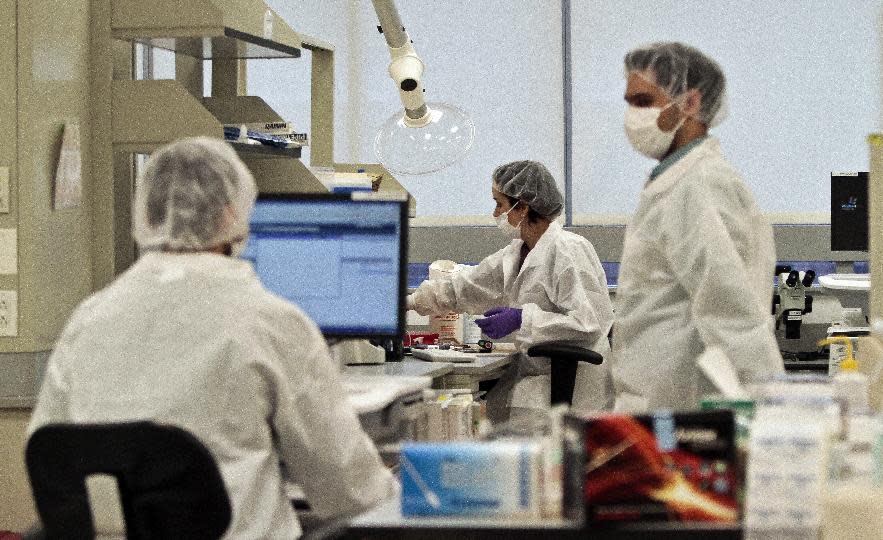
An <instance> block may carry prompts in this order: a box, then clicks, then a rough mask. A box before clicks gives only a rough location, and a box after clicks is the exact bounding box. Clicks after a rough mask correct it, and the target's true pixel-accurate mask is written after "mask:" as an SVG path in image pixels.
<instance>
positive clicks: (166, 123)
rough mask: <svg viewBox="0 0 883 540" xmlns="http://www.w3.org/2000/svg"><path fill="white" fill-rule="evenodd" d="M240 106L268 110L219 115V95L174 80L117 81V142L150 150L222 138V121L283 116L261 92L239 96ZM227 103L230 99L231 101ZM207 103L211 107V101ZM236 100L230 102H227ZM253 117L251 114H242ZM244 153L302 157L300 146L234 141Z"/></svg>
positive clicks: (275, 118) (114, 113) (114, 122)
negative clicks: (199, 94) (196, 92)
mask: <svg viewBox="0 0 883 540" xmlns="http://www.w3.org/2000/svg"><path fill="white" fill-rule="evenodd" d="M234 99H236V100H237V101H238V102H239V103H240V104H241V106H231V107H230V110H234V111H241V110H246V111H251V113H252V114H255V115H259V114H263V115H264V116H251V117H249V116H240V115H235V114H234V116H232V117H230V118H235V120H232V119H229V118H227V117H222V118H218V117H216V116H215V115H214V114H213V112H216V111H221V110H223V108H216V107H213V106H212V105H217V104H218V100H212V99H211V98H206V100H205V103H204V102H203V101H200V100H198V99H196V98H195V97H193V95H192V94H190V93H189V92H187V90H185V89H184V87H183V86H181V85H180V84H179V83H178V82H177V81H174V80H149V81H114V82H113V142H114V145H116V146H117V147H118V148H121V149H128V150H131V151H133V152H147V151H151V150H153V149H155V148H156V147H158V146H161V145H164V144H168V143H169V142H171V141H174V140H176V139H180V138H183V137H198V136H206V137H214V138H217V139H223V137H224V127H223V124H224V123H239V122H252V121H254V122H259V121H260V122H268V121H276V120H279V116H278V115H277V114H276V113H275V112H273V110H272V109H270V108H269V107H268V106H267V105H266V103H264V101H263V100H262V99H260V98H258V97H252V96H249V97H246V96H243V97H239V98H234ZM228 104H229V103H228ZM206 105H208V108H207V106H206ZM229 105H232V104H229ZM243 118H251V119H243ZM233 147H234V148H235V149H236V150H237V151H238V152H239V153H240V154H242V155H243V156H245V155H247V156H249V157H252V158H259V157H278V158H299V157H300V155H301V149H300V148H299V147H294V148H276V147H273V146H268V145H263V144H261V145H253V144H241V143H234V144H233Z"/></svg>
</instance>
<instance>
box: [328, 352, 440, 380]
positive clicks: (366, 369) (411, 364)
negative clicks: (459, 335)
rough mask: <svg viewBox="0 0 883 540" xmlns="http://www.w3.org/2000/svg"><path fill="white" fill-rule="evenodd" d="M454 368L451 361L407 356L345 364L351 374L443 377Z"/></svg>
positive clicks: (346, 371) (344, 371)
mask: <svg viewBox="0 0 883 540" xmlns="http://www.w3.org/2000/svg"><path fill="white" fill-rule="evenodd" d="M453 370H454V364H451V363H450V362H424V361H422V360H417V359H415V358H411V357H410V356H408V357H405V359H404V360H402V361H401V362H385V363H383V364H364V365H359V366H345V367H344V368H343V374H344V375H346V376H349V375H387V376H391V377H432V378H436V377H442V376H444V375H447V374H448V373H450V372H451V371H453Z"/></svg>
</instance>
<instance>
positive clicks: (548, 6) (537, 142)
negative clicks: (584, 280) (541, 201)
mask: <svg viewBox="0 0 883 540" xmlns="http://www.w3.org/2000/svg"><path fill="white" fill-rule="evenodd" d="M268 4H269V5H270V6H271V7H272V8H273V9H275V10H276V11H277V12H278V13H279V14H280V15H281V16H282V17H283V18H285V20H286V21H287V22H288V23H289V24H290V25H291V26H292V27H293V28H294V29H295V30H297V31H299V32H303V33H306V34H309V35H312V36H315V37H318V38H321V39H323V40H325V41H328V42H331V43H333V44H334V45H335V49H336V50H335V64H336V65H335V84H336V88H335V130H336V132H335V159H336V160H337V161H342V162H354V161H355V162H376V161H377V158H376V156H375V155H374V149H373V141H374V136H375V134H376V131H377V130H378V129H379V127H380V126H381V124H382V123H383V121H384V120H385V119H386V118H388V117H389V116H390V115H391V114H392V113H393V112H394V111H400V110H401V104H400V102H399V101H398V99H399V98H398V93H397V92H396V90H395V86H394V84H393V83H392V81H391V79H389V76H388V75H387V66H388V64H389V53H388V52H387V48H386V41H385V40H384V39H383V36H382V35H380V34H379V33H378V32H377V24H378V21H377V16H376V14H375V13H374V10H373V7H372V5H371V2H369V1H368V0H363V1H358V2H353V1H350V2H345V1H342V0H330V1H326V0H322V1H319V0H314V1H311V2H291V1H290V0H270V1H269V2H268ZM397 5H398V8H399V11H400V14H401V18H402V22H403V24H404V26H405V27H406V29H407V30H408V33H409V34H410V36H411V39H412V40H413V41H414V46H415V48H416V49H417V52H418V53H419V54H420V55H421V57H422V58H423V60H424V62H425V63H426V64H427V71H426V76H425V80H424V83H425V87H426V96H427V99H428V100H430V101H444V102H448V103H450V104H452V105H455V106H457V107H459V108H461V109H463V110H464V111H466V112H467V113H469V114H470V115H471V116H472V119H473V121H474V122H475V127H476V141H475V144H474V146H473V148H472V150H471V151H470V153H469V154H468V155H467V156H466V158H465V159H464V160H463V161H461V162H460V163H458V164H456V165H454V166H452V167H449V168H447V169H445V170H443V171H440V172H438V173H434V174H430V175H425V176H419V177H416V176H397V178H398V179H399V180H400V181H401V182H402V183H403V184H404V185H405V187H406V188H407V189H408V190H409V191H410V192H411V193H412V194H413V195H414V196H415V197H416V198H417V212H418V215H419V216H439V215H449V216H473V215H480V216H489V215H490V213H491V212H492V210H493V203H492V201H491V196H490V173H491V171H493V169H494V167H496V166H497V165H499V164H501V163H505V162H507V161H512V160H515V159H537V160H540V161H543V162H544V163H545V164H546V165H547V166H548V167H549V169H550V170H551V171H552V173H553V174H554V175H555V176H556V178H558V179H559V181H560V182H561V185H562V188H563V176H562V175H563V145H564V142H563V141H564V138H563V137H564V127H563V97H562V95H563V93H562V81H563V74H562V52H561V7H560V4H559V3H558V2H549V1H547V0H519V1H517V2H516V1H511V0H480V1H476V0H471V1H470V0H456V1H453V0H452V1H448V2H438V1H432V0H408V1H406V2H403V1H399V2H397ZM306 55H308V53H306V54H305V56H306ZM295 64H296V65H295ZM249 66H250V67H249V72H248V86H249V93H250V94H255V95H260V96H263V97H264V98H265V99H267V101H268V102H269V103H270V105H271V106H273V107H274V108H275V109H276V110H277V112H279V113H280V114H282V116H283V117H285V118H287V119H290V120H291V121H294V122H296V123H297V124H298V125H304V126H308V125H309V63H308V62H298V61H297V60H291V61H282V62H279V61H275V60H273V61H262V62H257V61H253V62H250V63H249ZM268 96H272V97H268Z"/></svg>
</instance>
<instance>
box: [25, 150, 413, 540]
mask: <svg viewBox="0 0 883 540" xmlns="http://www.w3.org/2000/svg"><path fill="white" fill-rule="evenodd" d="M255 192H256V190H255V185H254V180H253V178H252V176H251V174H250V173H249V172H248V169H246V167H245V165H244V164H243V163H242V162H241V161H240V160H239V158H238V157H237V156H236V154H235V153H234V152H233V150H232V149H231V148H230V147H229V146H227V145H226V144H225V143H223V142H221V141H217V140H211V139H188V140H183V141H179V142H177V143H174V144H172V145H171V146H169V147H166V148H164V149H161V150H160V151H158V152H157V153H155V154H154V155H153V156H151V159H150V161H149V162H148V164H147V166H146V168H145V173H144V175H143V177H141V178H139V184H138V187H137V191H136V204H135V239H136V240H137V242H138V245H139V247H140V248H141V250H142V253H144V254H143V256H142V257H141V258H140V259H139V260H138V261H137V262H136V263H135V264H134V265H133V266H132V267H131V268H130V269H129V270H127V271H126V272H125V273H124V274H123V275H121V276H120V277H119V279H117V280H116V281H115V282H114V283H112V284H111V285H110V286H108V287H107V288H105V289H103V290H101V291H99V292H98V293H96V294H94V295H93V296H92V297H90V298H89V299H87V300H86V301H85V302H83V304H82V305H80V306H79V308H78V309H77V310H76V312H75V313H74V314H73V316H72V317H71V319H70V321H68V324H67V326H66V328H65V330H64V332H63V333H62V336H61V338H60V339H59V341H58V343H57V344H56V347H55V350H54V351H53V353H52V357H51V358H50V359H49V364H48V366H47V368H46V375H45V378H44V381H43V387H42V390H41V392H40V397H39V400H38V403H37V406H36V408H35V410H34V414H33V416H32V418H31V424H30V426H29V431H30V432H33V431H34V430H36V429H37V428H39V427H40V426H42V425H45V424H48V423H54V422H61V423H94V422H98V423H101V422H121V421H130V420H152V421H155V422H159V423H165V424H172V425H176V426H179V427H182V428H184V429H186V430H187V431H189V432H190V433H192V434H193V435H195V436H196V437H197V438H198V439H199V440H200V441H201V442H202V443H203V444H204V445H205V446H206V447H207V448H208V450H209V451H210V452H211V453H212V455H213V457H214V458H215V461H216V462H217V464H218V468H219V469H220V471H221V476H222V477H223V479H224V484H225V487H226V488H227V493H228V495H229V497H230V502H231V506H232V510H233V516H232V521H231V524H230V527H229V528H228V530H227V533H226V535H225V538H242V539H253V538H297V537H298V536H300V532H301V531H300V526H299V524H298V521H297V517H296V516H295V514H294V511H293V509H292V506H291V502H290V500H289V498H288V496H287V494H286V488H285V482H286V481H288V480H290V481H293V482H295V483H297V484H298V485H300V486H301V487H302V488H303V490H304V492H305V494H306V497H307V500H308V501H309V502H310V504H311V505H312V507H313V508H314V509H315V510H316V511H317V513H318V514H320V515H336V514H348V513H353V512H357V511H359V510H362V509H364V508H367V507H369V506H371V505H373V504H375V503H377V502H379V501H381V500H383V499H385V498H389V497H391V496H394V495H395V494H396V491H397V485H396V482H395V480H394V478H393V477H392V476H391V474H390V472H389V471H388V470H387V469H386V467H384V466H383V464H382V463H381V461H380V459H379V456H378V454H377V451H376V449H375V448H374V445H373V443H372V442H371V440H370V439H369V438H368V436H367V435H366V434H365V433H364V432H363V431H362V429H361V426H360V425H359V420H358V418H357V417H356V414H355V413H354V411H353V410H352V408H351V407H350V406H349V405H348V403H347V401H346V400H344V399H340V392H341V388H342V387H343V384H342V382H341V380H340V374H339V373H338V368H337V365H336V364H334V363H333V362H332V361H331V359H330V357H329V354H328V348H327V347H326V345H325V341H324V340H323V338H322V336H321V334H320V333H319V330H318V328H317V327H316V325H315V324H314V323H313V322H312V321H310V320H309V319H308V318H307V316H306V315H304V313H303V312H302V311H301V310H299V309H298V308H297V307H296V306H294V305H292V304H290V303H289V302H287V301H285V300H282V299H281V298H278V297H276V296H274V295H273V294H271V293H270V292H268V291H267V290H266V289H264V288H263V286H262V285H261V283H260V282H259V281H258V279H257V277H256V275H255V273H254V270H253V269H252V267H251V264H250V263H248V262H247V261H244V260H241V259H239V258H237V257H231V256H229V255H235V254H236V251H237V250H238V246H241V245H242V243H243V242H242V240H243V239H244V238H246V237H247V235H248V216H249V214H250V213H251V209H252V206H253V204H254V198H255Z"/></svg>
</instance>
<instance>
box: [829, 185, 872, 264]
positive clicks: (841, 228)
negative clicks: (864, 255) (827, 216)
mask: <svg viewBox="0 0 883 540" xmlns="http://www.w3.org/2000/svg"><path fill="white" fill-rule="evenodd" d="M831 251H868V173H867V172H846V173H843V172H839V173H831Z"/></svg>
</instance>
